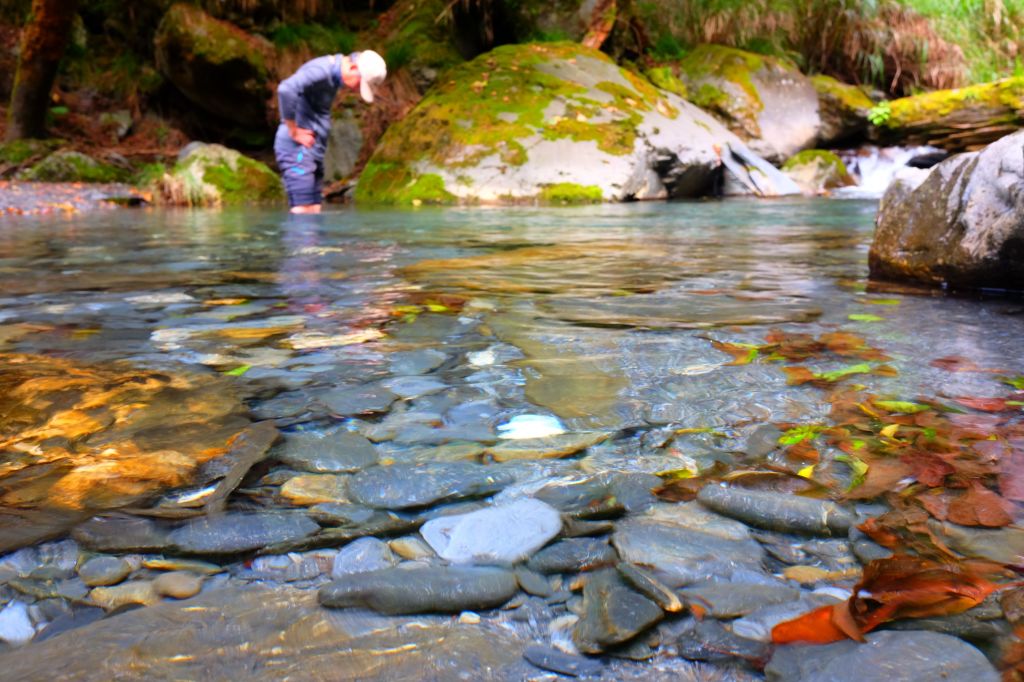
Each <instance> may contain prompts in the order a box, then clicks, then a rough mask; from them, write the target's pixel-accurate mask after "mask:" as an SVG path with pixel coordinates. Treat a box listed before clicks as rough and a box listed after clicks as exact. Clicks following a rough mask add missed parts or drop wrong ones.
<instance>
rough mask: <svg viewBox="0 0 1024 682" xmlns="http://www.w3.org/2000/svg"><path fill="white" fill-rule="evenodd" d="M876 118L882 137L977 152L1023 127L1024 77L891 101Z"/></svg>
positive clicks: (880, 137) (877, 135) (881, 108)
mask: <svg viewBox="0 0 1024 682" xmlns="http://www.w3.org/2000/svg"><path fill="white" fill-rule="evenodd" d="M876 120H877V121H878V126H877V127H876V129H875V130H874V133H875V135H876V137H878V138H879V139H881V140H884V141H898V142H900V143H903V144H929V145H933V146H936V147H941V148H943V149H945V150H946V151H950V152H959V151H974V150H978V149H981V148H982V147H984V146H985V145H987V144H989V143H991V142H993V141H995V140H998V139H999V138H1001V137H1002V136H1004V135H1008V134H1010V133H1012V132H1014V131H1016V130H1018V129H1020V128H1021V127H1024V77H1016V78H1005V79H1003V80H1000V81H995V82H993V83H982V84H979V85H972V86H970V87H966V88H957V89H955V90H936V91H934V92H928V93H925V94H922V95H915V96H913V97H903V98H900V99H895V100H892V101H890V102H886V103H884V105H883V106H882V107H880V108H879V110H878V114H877V119H876Z"/></svg>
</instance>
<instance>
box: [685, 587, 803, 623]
mask: <svg viewBox="0 0 1024 682" xmlns="http://www.w3.org/2000/svg"><path fill="white" fill-rule="evenodd" d="M679 597H680V598H681V599H682V600H683V601H684V602H689V603H695V604H699V605H700V606H702V607H703V608H705V609H707V611H708V612H709V613H710V614H711V615H712V616H714V617H715V618H736V617H738V616H745V615H747V614H748V613H752V612H754V611H756V610H757V609H759V608H761V607H763V606H770V605H772V604H782V603H786V602H792V601H794V600H795V599H797V598H799V597H800V590H798V589H795V588H792V587H787V586H786V585H762V584H744V583H735V582H729V583H700V584H694V585H691V586H689V587H686V588H684V589H682V590H680V591H679Z"/></svg>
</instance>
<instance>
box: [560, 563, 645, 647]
mask: <svg viewBox="0 0 1024 682" xmlns="http://www.w3.org/2000/svg"><path fill="white" fill-rule="evenodd" d="M664 615H665V614H664V613H663V612H662V610H661V608H660V607H659V606H658V605H657V604H655V603H654V602H653V601H651V600H650V599H648V598H647V597H644V596H643V595H641V594H639V593H637V592H634V591H633V590H632V589H630V588H629V587H628V586H627V585H626V584H625V583H624V582H623V581H622V578H620V577H619V574H618V572H617V571H615V570H614V569H603V570H600V571H596V572H594V573H592V574H590V576H589V578H588V580H587V584H586V586H584V588H583V617H582V618H580V621H579V623H577V624H576V628H575V629H574V630H573V635H572V638H573V642H575V644H576V646H577V647H578V648H579V650H580V651H582V652H583V653H588V654H598V653H601V652H603V651H605V650H606V649H608V648H610V647H614V646H616V645H619V644H622V643H624V642H628V641H629V640H630V639H632V638H633V637H635V636H636V635H638V634H640V633H641V632H643V631H644V630H646V629H647V628H649V627H650V626H652V625H654V624H655V623H657V622H658V621H660V620H661V619H662V618H663V617H664Z"/></svg>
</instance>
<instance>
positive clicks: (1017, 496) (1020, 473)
mask: <svg viewBox="0 0 1024 682" xmlns="http://www.w3.org/2000/svg"><path fill="white" fill-rule="evenodd" d="M999 492H1001V493H1002V494H1003V497H1005V498H1006V499H1008V500H1013V501H1014V502H1024V447H1017V448H1014V449H1013V452H1011V453H1010V454H1008V455H1004V456H1003V458H1002V460H1001V461H1000V469H999Z"/></svg>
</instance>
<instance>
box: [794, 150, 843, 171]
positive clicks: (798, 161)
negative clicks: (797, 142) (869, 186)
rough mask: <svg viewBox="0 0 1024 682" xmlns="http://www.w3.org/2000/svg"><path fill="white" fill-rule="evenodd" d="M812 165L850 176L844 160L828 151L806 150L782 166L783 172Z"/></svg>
mask: <svg viewBox="0 0 1024 682" xmlns="http://www.w3.org/2000/svg"><path fill="white" fill-rule="evenodd" d="M812 163H813V164H824V165H825V166H829V167H831V168H834V169H836V171H837V172H838V173H839V174H841V175H849V173H848V172H847V170H846V164H845V163H843V160H842V159H840V158H839V157H838V156H836V154H835V152H830V151H828V150H827V149H805V150H804V151H802V152H798V153H796V154H794V155H793V156H791V157H789V158H788V159H786V162H785V163H784V164H782V170H791V169H793V168H796V167H797V166H805V165H807V164H812Z"/></svg>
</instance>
